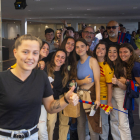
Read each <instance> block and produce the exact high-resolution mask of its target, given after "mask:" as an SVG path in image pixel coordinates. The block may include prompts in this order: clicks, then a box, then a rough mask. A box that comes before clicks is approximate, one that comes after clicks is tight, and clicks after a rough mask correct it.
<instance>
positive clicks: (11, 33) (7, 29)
mask: <svg viewBox="0 0 140 140" xmlns="http://www.w3.org/2000/svg"><path fill="white" fill-rule="evenodd" d="M122 24H123V25H124V27H126V30H127V31H129V32H130V34H131V33H132V31H133V30H134V31H136V30H137V29H138V22H127V23H122ZM70 25H71V24H68V26H70ZM87 25H89V26H92V27H93V28H94V29H95V31H97V30H98V29H99V27H100V26H101V25H103V26H105V27H106V23H103V24H94V23H91V24H87ZM63 27H64V25H62V24H33V23H29V22H28V25H27V33H28V34H31V35H34V36H36V37H39V38H40V39H45V37H44V34H45V33H44V31H45V29H46V28H52V29H54V31H56V29H61V28H63ZM78 30H81V25H80V24H79V25H78ZM20 32H21V25H20V23H15V24H14V23H8V22H3V23H2V38H6V39H14V38H15V37H16V36H17V34H20Z"/></svg>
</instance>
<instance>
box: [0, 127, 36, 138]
mask: <svg viewBox="0 0 140 140" xmlns="http://www.w3.org/2000/svg"><path fill="white" fill-rule="evenodd" d="M35 127H36V126H34V127H33V128H31V129H28V130H25V129H22V130H14V131H13V130H7V129H2V128H0V131H2V132H7V133H12V134H11V135H12V136H13V135H14V134H18V133H19V132H20V133H21V132H27V131H29V132H30V131H31V130H33V129H34V128H35ZM12 136H11V137H6V136H2V135H0V140H38V132H36V133H34V134H33V135H31V136H29V137H27V138H13V137H12Z"/></svg>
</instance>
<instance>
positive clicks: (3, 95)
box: [0, 35, 78, 140]
mask: <svg viewBox="0 0 140 140" xmlns="http://www.w3.org/2000/svg"><path fill="white" fill-rule="evenodd" d="M41 44H42V43H41V41H40V40H39V39H38V38H36V37H34V36H31V35H23V36H21V37H19V38H18V39H17V40H16V42H15V49H14V56H15V58H16V63H17V66H16V67H15V68H14V69H11V70H7V71H4V72H1V73H0V139H2V138H8V139H12V140H14V139H17V138H24V140H29V139H34V140H37V139H38V134H37V128H36V125H37V124H38V120H39V116H40V110H41V108H40V106H41V103H42V98H43V103H44V106H45V108H46V110H47V111H48V112H49V113H55V112H59V111H60V110H62V109H63V108H64V107H66V106H67V103H66V102H67V101H68V102H70V103H73V104H74V105H75V104H77V103H78V97H77V95H76V94H74V93H73V92H72V90H74V87H73V88H71V90H70V91H69V92H67V94H66V95H65V97H63V98H61V99H60V100H54V98H53V96H52V95H53V92H52V89H51V86H50V83H49V80H48V78H47V75H46V74H45V72H44V71H41V70H36V69H34V68H35V67H36V65H37V63H38V59H39V52H40V46H41ZM30 135H31V136H30Z"/></svg>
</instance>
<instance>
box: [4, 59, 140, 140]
mask: <svg viewBox="0 0 140 140" xmlns="http://www.w3.org/2000/svg"><path fill="white" fill-rule="evenodd" d="M13 64H15V59H11V60H9V61H7V60H6V61H4V62H3V70H7V69H8V68H9V67H10V66H11V65H13ZM133 116H134V121H135V126H134V128H133V131H132V136H133V140H140V119H139V116H138V105H137V104H136V103H135V110H134V111H133ZM58 124H59V122H58V121H57V123H56V127H55V130H54V140H58V130H59V128H58ZM109 140H112V138H111V136H109Z"/></svg>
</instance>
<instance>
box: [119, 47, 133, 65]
mask: <svg viewBox="0 0 140 140" xmlns="http://www.w3.org/2000/svg"><path fill="white" fill-rule="evenodd" d="M131 55H132V52H130V50H129V49H128V48H126V47H123V48H120V49H119V56H120V58H121V60H122V61H124V62H126V63H127V62H128V60H129V59H130V57H131Z"/></svg>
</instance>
